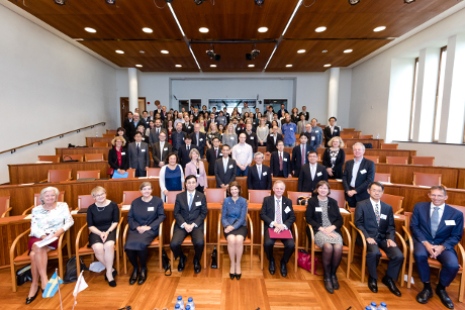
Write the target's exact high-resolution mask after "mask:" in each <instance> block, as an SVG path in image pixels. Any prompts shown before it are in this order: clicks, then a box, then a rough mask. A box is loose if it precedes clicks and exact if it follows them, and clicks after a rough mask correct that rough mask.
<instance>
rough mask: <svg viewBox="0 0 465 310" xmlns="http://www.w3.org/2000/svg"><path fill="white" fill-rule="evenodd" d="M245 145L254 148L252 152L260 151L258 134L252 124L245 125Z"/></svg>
mask: <svg viewBox="0 0 465 310" xmlns="http://www.w3.org/2000/svg"><path fill="white" fill-rule="evenodd" d="M245 135H246V138H245V143H247V144H249V145H250V146H251V147H252V151H253V152H254V153H255V152H257V150H258V138H257V134H256V133H255V132H253V130H252V124H250V123H249V124H247V125H245Z"/></svg>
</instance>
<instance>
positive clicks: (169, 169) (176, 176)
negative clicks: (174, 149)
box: [158, 153, 184, 203]
mask: <svg viewBox="0 0 465 310" xmlns="http://www.w3.org/2000/svg"><path fill="white" fill-rule="evenodd" d="M158 180H159V182H160V192H161V199H162V200H163V201H166V200H165V197H166V195H168V192H169V191H182V190H183V189H184V171H183V169H182V167H181V165H180V164H178V155H177V154H176V153H171V154H169V155H168V164H167V165H164V166H163V167H161V169H160V175H159V179H158ZM172 203H173V202H172Z"/></svg>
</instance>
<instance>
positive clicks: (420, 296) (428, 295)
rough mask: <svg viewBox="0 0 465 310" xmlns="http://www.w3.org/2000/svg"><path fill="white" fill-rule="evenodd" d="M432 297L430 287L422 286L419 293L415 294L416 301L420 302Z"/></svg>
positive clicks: (422, 302) (425, 301)
mask: <svg viewBox="0 0 465 310" xmlns="http://www.w3.org/2000/svg"><path fill="white" fill-rule="evenodd" d="M431 297H433V290H432V289H430V288H424V289H423V290H422V291H421V292H420V293H418V295H417V301H418V302H419V303H420V304H426V303H427V302H428V299H430V298H431Z"/></svg>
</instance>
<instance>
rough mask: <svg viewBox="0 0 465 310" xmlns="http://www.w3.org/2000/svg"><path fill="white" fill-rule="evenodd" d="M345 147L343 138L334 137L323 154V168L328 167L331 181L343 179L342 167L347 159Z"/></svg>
mask: <svg viewBox="0 0 465 310" xmlns="http://www.w3.org/2000/svg"><path fill="white" fill-rule="evenodd" d="M343 147H344V142H343V141H342V139H341V137H339V136H336V137H332V138H331V140H329V141H328V147H327V148H326V150H325V152H324V153H323V166H325V167H326V171H328V177H329V178H330V179H342V166H344V162H345V159H346V154H345V152H344V150H343V149H342V148H343Z"/></svg>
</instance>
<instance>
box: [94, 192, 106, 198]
mask: <svg viewBox="0 0 465 310" xmlns="http://www.w3.org/2000/svg"><path fill="white" fill-rule="evenodd" d="M105 195H106V193H100V194H96V195H94V198H97V197H102V196H105Z"/></svg>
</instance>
